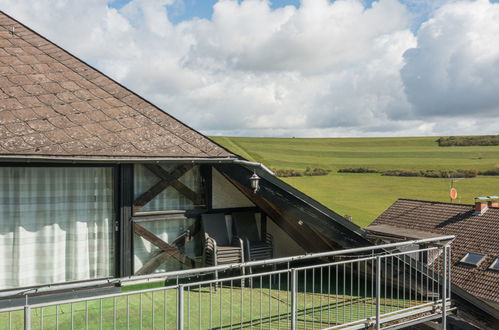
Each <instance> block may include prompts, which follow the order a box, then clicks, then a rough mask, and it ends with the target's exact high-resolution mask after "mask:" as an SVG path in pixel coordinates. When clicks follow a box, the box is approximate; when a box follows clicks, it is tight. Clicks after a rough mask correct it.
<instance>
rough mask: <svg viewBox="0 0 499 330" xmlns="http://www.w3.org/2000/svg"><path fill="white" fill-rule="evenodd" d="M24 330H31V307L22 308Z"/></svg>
mask: <svg viewBox="0 0 499 330" xmlns="http://www.w3.org/2000/svg"><path fill="white" fill-rule="evenodd" d="M24 330H31V307H30V306H28V305H25V306H24Z"/></svg>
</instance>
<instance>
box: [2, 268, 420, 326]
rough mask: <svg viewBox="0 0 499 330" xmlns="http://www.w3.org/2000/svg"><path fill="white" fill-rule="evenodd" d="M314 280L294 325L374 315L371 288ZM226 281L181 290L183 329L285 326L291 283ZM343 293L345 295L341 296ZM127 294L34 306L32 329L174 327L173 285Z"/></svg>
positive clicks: (19, 319)
mask: <svg viewBox="0 0 499 330" xmlns="http://www.w3.org/2000/svg"><path fill="white" fill-rule="evenodd" d="M309 275H310V274H309ZM316 279H317V281H316V282H315V284H316V286H314V290H311V285H310V284H311V283H312V282H311V281H310V277H309V281H308V282H307V283H308V290H304V288H303V285H300V286H299V288H298V289H299V291H298V293H297V321H298V328H300V329H303V328H305V327H307V328H309V329H318V328H323V327H326V326H331V325H335V324H341V323H346V322H350V321H355V320H359V319H364V318H367V317H371V316H373V315H375V306H376V301H375V299H374V298H373V297H372V296H370V295H368V294H367V295H363V293H369V292H372V288H371V287H369V288H367V287H364V286H363V284H362V283H361V282H359V283H360V284H359V286H358V287H355V288H353V291H351V290H352V288H346V289H343V288H342V287H341V284H340V286H339V287H336V289H335V288H334V285H333V286H330V283H329V282H327V280H326V277H324V279H323V280H324V284H323V285H319V283H318V279H319V277H318V276H316ZM354 283H355V282H354ZM229 284H230V283H226V285H225V286H223V287H218V288H217V289H216V290H215V287H214V286H203V287H199V286H197V285H195V286H193V287H191V288H189V289H187V288H186V289H184V326H185V328H186V329H187V328H188V329H228V328H236V329H239V328H245V329H250V328H260V327H263V328H265V329H278V328H281V329H287V328H289V326H290V311H291V295H290V293H289V291H287V290H286V288H287V287H289V285H290V284H289V281H288V282H286V281H285V280H284V279H283V278H282V281H281V285H277V284H276V283H274V285H273V286H269V285H268V281H262V285H261V284H260V282H259V281H258V280H255V281H254V282H253V283H252V285H253V286H252V287H250V286H248V285H247V286H245V287H244V288H242V287H240V286H238V285H234V286H231V285H229ZM301 284H303V283H301ZM361 284H362V285H361ZM138 288H139V287H135V289H138ZM329 290H337V292H339V293H340V294H337V295H336V294H331V293H330V291H329ZM343 290H345V291H343ZM359 290H360V292H357V291H359ZM342 291H343V292H346V294H341V292H342ZM382 292H383V290H382ZM385 292H387V291H385ZM129 293H130V295H129V296H121V297H117V298H104V299H101V300H100V299H96V300H91V301H88V302H78V303H73V304H61V305H59V306H58V308H57V309H56V307H54V306H50V307H44V308H34V309H33V310H32V311H31V327H32V329H56V328H57V326H58V328H59V329H70V328H75V329H87V328H88V329H100V322H101V321H100V320H102V329H142V328H143V329H175V328H176V320H177V311H176V306H177V295H176V289H167V290H161V291H156V292H154V293H151V292H149V293H144V294H141V295H139V294H134V293H133V291H132V292H129ZM392 297H393V298H392ZM425 302H426V300H422V299H421V300H414V299H412V300H409V299H406V296H405V294H403V293H402V292H399V293H397V292H391V293H390V291H388V293H387V297H384V298H382V305H381V312H382V313H389V312H394V311H397V310H400V309H401V308H406V307H410V306H416V305H418V304H421V303H425ZM165 316H166V317H165ZM86 325H88V326H86ZM23 328H24V319H23V312H22V311H16V312H11V313H10V314H9V313H0V329H16V330H17V329H23Z"/></svg>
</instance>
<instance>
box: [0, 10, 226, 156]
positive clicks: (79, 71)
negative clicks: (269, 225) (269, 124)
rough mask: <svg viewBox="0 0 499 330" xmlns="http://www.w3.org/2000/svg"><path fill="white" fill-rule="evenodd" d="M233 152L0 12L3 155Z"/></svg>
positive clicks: (0, 144)
mask: <svg viewBox="0 0 499 330" xmlns="http://www.w3.org/2000/svg"><path fill="white" fill-rule="evenodd" d="M21 155H22V156H23V157H26V156H28V157H41V158H45V157H47V158H51V157H62V158H66V157H70V158H71V157H77V158H97V157H98V158H99V159H100V158H103V157H110V158H131V157H139V158H141V157H153V158H154V157H160V158H177V157H182V158H213V157H216V158H221V157H222V158H226V157H235V156H234V155H233V154H231V153H230V152H228V151H227V150H226V149H224V148H222V147H221V146H219V145H218V144H216V143H214V142H213V141H211V140H210V139H208V138H207V137H205V136H203V135H202V134H200V133H198V132H196V131H195V130H193V129H191V128H190V127H188V126H186V125H185V124H183V123H181V122H180V121H178V120H176V119H175V118H173V117H171V116H170V115H168V114H167V113H165V112H164V111H162V110H161V109H159V108H158V107H156V106H154V105H153V104H151V103H150V102H148V101H146V100H144V99H143V98H141V97H140V96H138V95H137V94H135V93H133V92H132V91H130V90H128V89H127V88H125V87H123V86H122V85H120V84H119V83H117V82H115V81H113V80H112V79H110V78H109V77H107V76H106V75H104V74H103V73H101V72H99V71H98V70H96V69H94V68H92V67H91V66H89V65H88V64H86V63H84V62H83V61H81V60H79V59H78V58H76V57H75V56H73V55H71V54H70V53H68V52H67V51H65V50H64V49H62V48H60V47H58V46H57V45H55V44H54V43H52V42H50V41H48V40H47V39H45V38H44V37H42V36H40V35H39V34H37V33H36V32H34V31H32V30H30V29H29V28H27V27H26V26H24V25H22V24H21V23H19V22H18V21H16V20H14V19H13V18H11V17H9V16H8V15H6V14H5V13H3V12H0V157H3V158H5V157H12V158H15V157H20V156H21Z"/></svg>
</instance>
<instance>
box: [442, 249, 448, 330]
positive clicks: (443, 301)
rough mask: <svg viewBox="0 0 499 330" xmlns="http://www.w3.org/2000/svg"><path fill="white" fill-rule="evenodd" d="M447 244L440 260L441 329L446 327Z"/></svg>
mask: <svg viewBox="0 0 499 330" xmlns="http://www.w3.org/2000/svg"><path fill="white" fill-rule="evenodd" d="M447 249H448V247H447V246H444V255H443V260H442V268H443V269H442V273H443V282H442V329H444V330H446V329H447Z"/></svg>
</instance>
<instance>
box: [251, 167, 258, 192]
mask: <svg viewBox="0 0 499 330" xmlns="http://www.w3.org/2000/svg"><path fill="white" fill-rule="evenodd" d="M250 182H251V188H253V193H254V194H256V192H257V191H258V190H260V177H259V176H258V175H257V174H256V172H253V175H252V176H251V178H250Z"/></svg>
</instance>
